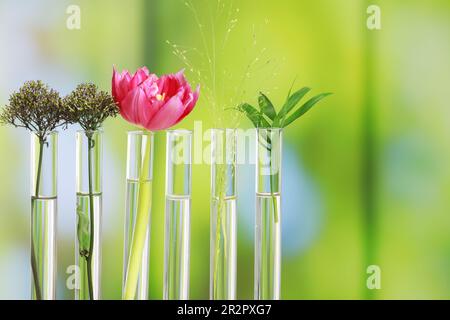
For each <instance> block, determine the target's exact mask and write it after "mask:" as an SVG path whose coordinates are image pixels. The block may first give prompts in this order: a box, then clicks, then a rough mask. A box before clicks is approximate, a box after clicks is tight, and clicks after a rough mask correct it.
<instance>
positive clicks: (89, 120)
mask: <svg viewBox="0 0 450 320" xmlns="http://www.w3.org/2000/svg"><path fill="white" fill-rule="evenodd" d="M63 105H64V108H65V109H66V110H67V112H66V113H67V115H68V118H67V119H66V120H67V121H69V122H71V123H79V124H80V126H81V127H82V128H83V129H84V130H85V131H86V132H92V131H95V130H97V129H99V128H100V126H101V125H102V123H103V121H105V120H106V119H107V118H108V117H115V116H116V115H117V113H118V111H119V109H118V107H117V104H116V103H115V102H114V99H113V98H112V97H111V95H110V94H109V93H107V92H105V91H99V90H98V88H97V86H96V85H95V84H92V83H83V84H80V85H78V86H77V87H76V89H75V90H74V91H72V92H71V93H70V94H69V95H67V96H66V97H65V98H64V99H63Z"/></svg>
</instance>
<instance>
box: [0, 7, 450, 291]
mask: <svg viewBox="0 0 450 320" xmlns="http://www.w3.org/2000/svg"><path fill="white" fill-rule="evenodd" d="M217 1H218V0H217ZM192 2H193V3H194V4H195V5H196V6H197V7H198V8H199V15H204V14H205V13H206V12H207V10H206V9H207V7H205V1H202V0H192ZM206 2H210V3H213V2H214V1H212V0H211V1H206ZM220 2H221V3H225V4H226V5H231V3H230V0H221V1H220ZM72 4H75V5H78V6H79V7H80V9H81V28H80V29H79V30H69V29H68V28H67V27H66V20H67V18H68V17H69V14H67V13H66V9H67V7H68V6H69V5H72ZM370 4H378V5H379V6H380V8H381V19H382V29H381V30H373V31H369V30H368V29H367V28H366V19H367V17H368V15H367V13H366V9H367V7H368V6H369V5H370ZM234 6H235V8H238V9H239V11H238V12H237V16H236V18H237V22H236V27H235V30H233V31H232V33H231V35H232V36H230V42H229V43H230V44H229V46H228V48H227V50H226V51H224V52H222V53H223V54H222V56H221V62H220V63H221V66H222V65H228V66H231V68H234V69H235V70H234V71H233V72H235V74H238V73H239V71H240V70H241V69H242V66H243V65H245V63H246V62H245V61H247V60H246V59H247V58H248V57H251V56H253V57H256V56H257V54H258V52H260V50H262V49H265V50H264V55H265V58H264V59H266V58H267V57H269V58H270V59H271V61H274V66H275V67H274V68H272V67H268V68H262V69H260V70H259V71H257V72H256V73H255V74H254V75H253V76H252V77H248V81H247V82H246V84H245V89H244V88H243V87H242V88H241V87H240V86H241V84H240V82H236V77H230V78H229V79H228V81H227V80H226V78H224V80H223V81H222V82H221V86H222V87H221V88H222V89H223V91H222V92H223V95H224V96H222V97H220V98H218V100H220V99H226V95H227V91H229V90H231V89H233V88H240V89H241V90H242V91H245V93H244V94H243V95H242V99H245V100H248V101H249V102H251V103H255V101H256V94H257V91H258V90H259V89H261V90H265V92H268V93H269V95H270V97H271V98H272V99H273V100H274V101H275V102H277V103H278V104H280V103H282V102H283V99H284V98H285V96H286V93H287V91H288V89H289V86H290V84H291V83H292V81H293V79H294V78H296V86H303V85H307V86H311V87H312V88H313V93H319V92H323V91H332V92H333V93H334V95H333V96H331V97H330V98H327V99H326V101H324V102H323V103H321V104H320V105H319V106H318V107H317V108H316V109H314V110H313V111H312V112H311V113H309V114H308V115H307V116H305V117H304V118H302V119H301V120H300V122H299V123H296V124H295V125H293V126H291V127H289V129H287V130H286V132H285V144H284V154H283V156H284V159H283V161H284V162H283V175H284V180H283V224H282V232H283V238H282V239H283V262H282V263H283V264H282V298H284V299H335V298H337V299H364V298H378V299H410V298H420V299H431V298H437V299H443V298H445V299H448V298H450V232H449V230H450V215H449V210H450V204H449V201H448V198H449V197H448V194H449V193H450V169H449V168H450V166H448V163H449V161H450V144H448V143H447V142H446V141H447V140H446V139H445V137H446V136H449V134H450V108H449V103H448V97H447V96H448V95H447V93H448V89H449V85H450V63H449V59H448V57H449V55H450V42H449V41H448V39H450V3H449V2H448V1H444V0H430V1H426V2H425V1H419V0H411V1H408V2H405V1H381V0H377V1H370V2H368V1H363V0H316V1H306V0H278V1H255V0H240V1H235V3H234ZM0 21H2V27H1V28H0V43H1V44H2V50H0V70H1V73H0V102H1V104H2V105H4V104H6V103H7V99H8V95H9V93H10V92H11V91H13V90H17V89H18V87H19V86H20V85H21V84H22V83H23V82H24V81H26V80H31V79H42V80H44V81H45V82H47V83H49V84H50V85H51V86H52V87H54V88H56V89H58V90H60V92H61V93H62V94H67V93H68V92H69V91H70V90H72V89H73V88H74V87H75V86H76V84H78V83H79V82H82V81H93V82H95V83H96V84H98V85H99V86H100V87H101V88H103V89H105V90H110V81H111V74H112V66H113V65H115V66H116V67H117V68H118V69H129V70H131V71H134V70H135V69H136V68H138V67H140V66H142V65H147V66H148V67H149V69H150V70H151V71H153V72H156V73H158V74H162V73H169V72H175V71H177V70H179V69H181V68H183V67H185V65H184V64H183V62H182V61H180V59H178V57H176V55H174V54H173V53H172V48H171V46H170V45H168V44H167V43H166V41H167V40H169V41H170V42H171V43H175V44H180V45H181V44H183V45H186V46H189V47H193V48H197V47H199V46H201V37H200V33H199V28H198V25H197V23H196V21H195V19H194V17H193V14H192V12H190V10H189V9H188V8H187V7H186V5H185V4H184V2H183V1H178V0H165V1H162V0H151V1H145V0H133V1H119V0H115V1H111V0H108V1H106V0H98V1H87V0H84V1H76V0H73V1H50V0H45V1H39V2H38V1H13V0H1V1H0ZM219 23H220V22H219ZM206 28H207V27H206ZM255 37H257V42H256V44H255V42H254V40H255ZM256 48H257V49H256ZM201 60H202V58H201V56H197V58H195V57H194V58H193V61H194V63H195V64H196V65H197V66H199V68H200V67H201V66H202V65H203V64H202V61H201ZM203 62H204V61H203ZM240 68H241V69H240ZM230 70H231V69H230ZM189 71H190V70H189V69H188V70H187V75H188V77H190V79H191V82H193V83H196V82H198V81H197V77H195V75H194V74H191V75H190V72H189ZM241 72H243V71H242V70H241ZM258 72H259V73H258ZM263 74H264V78H262V76H261V75H263ZM203 80H204V83H201V85H202V90H203V89H204V90H205V92H206V90H207V88H208V87H210V86H211V83H208V81H210V80H211V79H209V78H206V79H203ZM256 80H258V81H256ZM205 96H206V95H205ZM218 103H219V104H222V103H224V102H222V101H218ZM211 108H213V109H214V108H215V109H217V106H212V105H211V101H210V99H206V98H204V97H203V96H202V97H201V98H200V101H199V103H198V105H197V107H196V108H195V109H194V111H193V113H192V114H191V115H190V116H189V117H188V118H187V119H186V120H185V121H183V123H182V124H180V125H179V126H182V127H183V128H189V129H192V128H193V124H194V121H198V120H201V121H202V126H203V129H204V130H205V129H207V128H210V127H212V126H214V125H217V123H216V122H215V121H214V120H215V119H216V115H217V112H212V111H211V110H212V109H211ZM216 111H217V110H216ZM211 115H212V116H211ZM222 125H227V123H226V122H225V123H224V124H222ZM239 125H240V126H241V127H243V128H248V127H250V124H249V123H248V122H247V121H246V120H244V119H242V120H241V121H240V122H239ZM130 129H133V127H132V126H130V125H128V124H127V123H126V122H125V121H124V120H122V119H121V118H120V117H118V118H116V119H113V120H108V121H107V123H106V124H105V150H104V200H103V201H104V212H103V214H104V217H103V221H104V224H103V273H102V277H103V279H102V287H103V298H105V299H120V296H121V281H122V280H121V279H122V258H123V257H122V255H123V231H124V211H125V166H126V131H127V130H130ZM75 131H76V128H71V129H69V130H67V131H66V132H64V133H62V134H61V135H60V148H59V160H60V166H59V195H58V197H59V212H58V219H59V220H58V287H57V296H58V298H60V299H72V298H73V292H72V291H70V290H68V289H67V288H66V286H65V281H66V278H67V274H66V273H65V271H66V268H67V267H68V266H69V265H71V264H74V241H75V217H76V214H75V172H74V171H75ZM164 143H165V137H164V133H163V132H160V133H158V134H157V139H156V150H155V152H156V155H155V187H154V199H155V202H154V208H153V214H152V230H151V266H150V272H151V282H150V283H151V284H150V286H151V287H150V296H151V298H152V299H160V298H161V297H162V276H163V273H162V271H163V270H162V269H163V218H164V160H165V159H164V157H165V153H164V147H165V145H164ZM0 153H1V158H0V177H1V180H0V298H3V299H28V298H29V295H30V267H29V263H28V261H29V193H30V191H29V136H28V133H27V132H25V131H22V130H18V129H14V128H10V127H0ZM209 179H210V174H209V166H208V165H194V167H193V194H192V237H191V289H190V295H191V298H193V299H207V298H208V288H209V201H208V197H207V196H206V195H208V194H209V187H210V184H209ZM253 179H254V177H253V168H252V167H251V166H250V165H246V166H242V167H241V168H240V171H239V182H238V183H239V194H238V197H239V200H238V201H239V205H238V216H239V219H238V229H239V235H238V275H237V277H238V298H240V299H251V298H252V297H253V236H254V233H253V224H254V188H253ZM371 264H375V265H378V266H380V268H381V272H382V273H381V286H382V287H381V289H380V290H376V292H373V291H371V292H368V290H367V289H366V278H367V276H368V275H367V274H366V268H367V266H368V265H371Z"/></svg>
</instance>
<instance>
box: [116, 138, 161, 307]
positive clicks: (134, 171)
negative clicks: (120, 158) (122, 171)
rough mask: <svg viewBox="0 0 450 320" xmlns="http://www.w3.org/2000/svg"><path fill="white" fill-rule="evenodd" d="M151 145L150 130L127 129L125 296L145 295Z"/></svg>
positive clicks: (147, 272) (151, 176) (147, 284)
mask: <svg viewBox="0 0 450 320" xmlns="http://www.w3.org/2000/svg"><path fill="white" fill-rule="evenodd" d="M153 147H154V135H153V132H148V131H131V132H128V153H127V186H126V192H127V194H126V217H125V220H126V221H125V245H124V264H123V268H124V269H123V270H124V272H123V292H122V295H123V298H124V299H136V300H147V299H148V288H149V263H150V215H151V194H152V180H153Z"/></svg>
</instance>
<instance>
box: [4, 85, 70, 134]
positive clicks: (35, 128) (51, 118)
mask: <svg viewBox="0 0 450 320" xmlns="http://www.w3.org/2000/svg"><path fill="white" fill-rule="evenodd" d="M67 118H68V114H67V110H66V109H65V108H64V107H63V104H62V99H61V98H60V96H59V93H58V92H57V91H55V90H53V89H51V88H50V87H49V86H48V85H46V84H44V83H43V82H42V81H40V80H37V81H27V82H25V83H24V85H23V86H22V87H21V88H20V89H19V91H17V92H13V93H12V94H11V96H10V97H9V104H8V105H6V106H5V108H4V109H3V110H2V111H1V113H0V123H3V124H11V125H13V126H15V127H21V128H25V129H28V130H30V131H32V132H34V133H35V134H36V135H37V136H38V137H39V139H40V141H42V142H43V141H45V140H46V138H47V136H48V134H50V133H51V132H52V131H54V130H55V129H56V128H57V127H60V126H66V125H67V123H68V121H67Z"/></svg>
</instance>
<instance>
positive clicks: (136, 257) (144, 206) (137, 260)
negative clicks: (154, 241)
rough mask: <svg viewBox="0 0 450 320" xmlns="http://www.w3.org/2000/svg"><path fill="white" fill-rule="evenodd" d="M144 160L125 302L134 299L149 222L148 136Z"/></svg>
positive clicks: (150, 199)
mask: <svg viewBox="0 0 450 320" xmlns="http://www.w3.org/2000/svg"><path fill="white" fill-rule="evenodd" d="M146 140H147V144H146V147H145V153H144V160H143V162H142V167H141V173H140V175H139V195H138V206H137V212H136V220H135V224H134V230H133V231H134V232H133V236H132V243H131V248H130V253H129V259H128V266H127V273H126V278H125V290H124V294H123V298H124V299H126V300H132V299H134V297H135V295H136V289H137V285H138V277H139V270H140V267H141V263H142V255H143V250H144V245H145V238H146V235H147V226H148V221H149V212H150V207H151V202H152V198H151V196H152V188H151V183H149V181H148V179H147V175H148V171H149V168H150V147H151V146H150V143H151V141H150V140H151V139H150V136H148V137H147V139H146Z"/></svg>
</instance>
